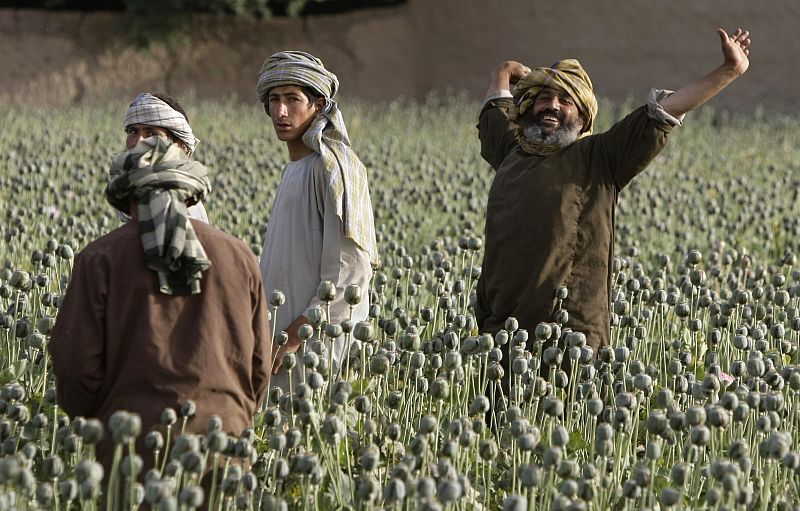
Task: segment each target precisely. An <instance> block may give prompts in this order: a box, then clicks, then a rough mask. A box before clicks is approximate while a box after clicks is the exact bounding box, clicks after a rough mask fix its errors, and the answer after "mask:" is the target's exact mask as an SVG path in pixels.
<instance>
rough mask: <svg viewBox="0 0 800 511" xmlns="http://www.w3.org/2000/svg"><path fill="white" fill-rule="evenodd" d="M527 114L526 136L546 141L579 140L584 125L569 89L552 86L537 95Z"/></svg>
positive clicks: (545, 142)
mask: <svg viewBox="0 0 800 511" xmlns="http://www.w3.org/2000/svg"><path fill="white" fill-rule="evenodd" d="M525 117H526V118H525V123H524V128H523V133H524V135H525V137H526V138H528V139H530V140H532V141H534V142H539V143H544V144H559V145H566V144H570V143H572V142H574V141H575V140H577V138H578V135H580V133H581V130H582V129H583V125H584V119H583V117H582V116H581V114H580V112H579V111H578V106H577V105H576V104H575V100H573V99H572V97H571V96H570V95H569V94H567V93H566V92H563V91H559V90H556V89H550V88H545V89H542V90H541V91H540V92H539V94H537V95H536V99H535V100H534V102H533V108H532V109H531V110H530V111H529V112H527V113H526V116H525Z"/></svg>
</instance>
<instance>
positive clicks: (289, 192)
mask: <svg viewBox="0 0 800 511" xmlns="http://www.w3.org/2000/svg"><path fill="white" fill-rule="evenodd" d="M338 88H339V80H338V79H337V78H336V75H334V74H333V73H331V72H330V71H328V70H327V69H325V66H324V65H323V64H322V61H320V60H319V59H318V58H316V57H314V56H313V55H310V54H308V53H305V52H300V51H283V52H279V53H276V54H274V55H272V56H271V57H269V58H268V59H266V61H265V62H264V65H263V66H262V68H261V71H260V72H259V76H258V83H257V86H256V89H257V93H258V99H259V101H261V102H262V103H263V104H264V108H265V110H266V112H267V115H268V116H269V118H270V120H271V121H272V125H273V127H274V129H275V134H276V135H277V137H278V139H279V140H281V141H282V142H285V143H286V147H287V150H288V153H289V160H290V161H289V163H288V165H287V166H286V167H285V168H284V171H283V176H282V178H281V182H280V184H279V185H278V190H277V193H276V197H275V202H274V204H273V207H272V212H271V213H270V216H269V226H268V227H267V232H266V236H265V240H264V250H263V253H262V255H261V274H262V278H263V281H264V289H265V290H266V292H267V293H268V295H272V294H273V292H275V291H280V292H282V294H283V297H285V303H283V304H282V305H281V306H280V307H279V309H278V310H277V311H276V313H275V314H274V315H273V318H272V321H273V325H272V327H273V330H274V331H285V332H286V333H287V334H288V342H286V343H285V344H284V345H283V346H281V347H280V348H279V349H277V346H276V352H275V365H274V369H273V374H274V375H275V376H274V378H273V382H274V383H275V384H276V385H279V386H286V385H287V383H288V374H287V371H286V370H285V369H281V366H282V362H283V355H284V354H285V353H292V352H296V351H297V350H298V349H299V348H300V346H301V341H300V338H299V336H298V329H299V328H300V327H301V326H302V325H304V324H306V323H308V322H309V321H308V318H309V317H310V316H311V315H313V314H315V313H316V311H317V310H318V309H319V307H322V309H323V310H326V311H327V313H328V314H329V317H328V318H327V319H328V321H329V322H331V323H339V322H341V321H343V320H345V319H351V320H353V321H359V320H363V319H366V317H367V312H368V307H369V303H368V299H367V298H368V294H367V286H368V284H369V280H370V278H371V275H372V267H373V266H377V264H378V253H377V245H376V241H375V226H374V221H373V216H372V203H371V201H370V196H369V188H368V186H367V170H366V168H365V167H364V165H363V164H362V163H361V161H360V160H359V159H358V157H357V156H356V154H355V153H354V152H353V150H352V149H351V148H350V139H349V138H348V135H347V129H346V128H345V125H344V120H343V118H342V114H341V112H340V111H339V108H338V105H337V104H336V101H334V99H333V97H334V96H335V95H336V92H337V90H338ZM326 281H328V282H329V283H330V284H331V285H332V286H333V287H334V288H335V298H333V300H329V299H326V297H325V296H324V295H325V294H326V293H318V292H317V291H318V288H320V285H321V284H322V283H324V282H326ZM350 285H356V286H358V287H357V288H351V292H350V293H348V295H349V296H350V299H349V303H348V300H346V299H345V289H346V288H347V287H348V286H350ZM323 287H324V286H323ZM354 291H355V292H354ZM318 295H319V296H318ZM276 296H277V295H276ZM278 301H280V300H278ZM356 302H357V303H356ZM343 353H344V339H343V337H342V336H340V337H339V338H337V339H336V340H335V341H334V342H333V353H332V354H331V355H332V356H333V362H334V364H335V365H336V366H339V365H341V363H342V358H343V356H344V355H343ZM331 369H332V370H335V368H331ZM295 371H296V373H297V378H300V377H301V376H302V375H301V374H300V372H299V371H300V369H299V368H298V369H295ZM295 381H299V380H295Z"/></svg>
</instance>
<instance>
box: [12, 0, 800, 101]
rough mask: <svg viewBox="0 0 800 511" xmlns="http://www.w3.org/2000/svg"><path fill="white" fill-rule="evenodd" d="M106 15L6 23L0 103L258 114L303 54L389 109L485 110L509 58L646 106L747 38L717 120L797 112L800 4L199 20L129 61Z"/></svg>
mask: <svg viewBox="0 0 800 511" xmlns="http://www.w3.org/2000/svg"><path fill="white" fill-rule="evenodd" d="M120 23H122V20H121V17H120V15H118V14H112V13H64V12H60V13H54V12H45V11H26V10H10V9H4V10H0V47H1V48H2V49H3V51H2V52H0V69H3V73H0V104H1V103H6V102H13V103H25V102H36V103H40V104H47V105H63V104H72V103H81V102H91V101H95V100H104V99H107V98H129V97H132V96H133V95H135V94H136V93H137V92H139V91H141V90H153V89H161V90H168V91H169V92H171V93H173V94H175V95H177V96H178V97H182V96H185V95H187V94H189V93H190V92H192V93H194V95H195V96H196V97H198V98H221V97H231V96H233V97H235V98H237V99H239V100H241V101H247V102H251V101H255V82H256V77H257V73H258V70H259V68H260V66H261V63H262V62H263V60H264V58H265V57H266V56H268V55H269V54H271V53H273V52H275V51H279V50H283V49H303V50H306V51H310V52H312V53H314V54H316V55H317V56H319V57H320V58H322V60H323V61H324V62H325V64H326V66H327V67H329V68H330V69H332V70H333V71H334V72H335V73H336V74H337V75H338V76H339V79H340V82H341V84H342V90H343V91H345V93H346V94H347V95H350V96H355V97H360V98H363V99H367V100H376V101H384V100H391V99H393V98H396V97H398V96H406V97H415V98H421V97H424V96H425V95H426V94H427V93H428V92H429V91H430V90H433V89H439V90H443V89H458V90H460V89H463V90H466V91H467V92H468V93H469V95H470V96H471V97H474V98H475V99H476V100H477V99H479V98H481V97H482V95H483V93H484V91H485V87H486V83H487V80H488V75H489V72H490V71H491V70H492V68H493V67H495V66H496V65H497V64H499V63H500V62H501V61H503V60H506V59H515V60H520V61H522V62H524V63H526V64H528V65H531V66H534V65H550V64H551V63H552V62H553V61H555V60H558V59H562V58H568V57H573V58H578V59H579V60H580V61H581V62H582V63H583V65H584V66H585V67H586V68H587V69H588V71H589V73H590V75H591V77H592V80H593V82H594V84H595V88H596V90H597V92H598V93H599V94H600V95H603V96H606V97H608V98H610V99H613V100H623V99H626V98H634V99H636V100H638V99H640V98H641V99H643V98H644V97H645V95H646V93H647V91H648V90H649V89H650V88H651V87H659V88H673V89H674V88H678V87H680V86H681V85H683V84H684V83H686V82H687V81H688V80H690V79H693V78H696V77H698V76H700V75H702V74H704V73H705V72H707V71H709V70H710V69H711V68H712V67H714V66H715V65H716V64H717V63H719V62H721V52H720V45H719V39H718V38H717V35H716V34H715V29H716V28H717V27H718V26H719V27H723V28H730V29H732V28H735V27H736V26H737V25H741V26H745V27H747V28H749V29H750V31H751V33H752V39H753V45H752V55H751V61H752V64H751V67H750V71H749V72H748V74H747V75H746V76H745V77H743V78H742V79H741V80H739V81H737V82H736V83H735V84H734V85H733V86H732V87H730V88H729V89H727V90H726V91H724V92H723V93H722V94H721V95H720V96H719V97H718V98H716V99H715V105H716V106H717V107H718V108H725V109H733V110H740V111H751V110H753V109H755V108H756V107H758V106H759V105H760V106H763V107H765V108H766V109H767V110H771V109H777V110H781V111H785V112H789V113H794V112H796V111H797V109H798V105H800V99H798V98H799V96H798V92H797V85H796V84H797V83H798V80H799V79H800V66H798V63H800V62H799V60H800V58H799V57H798V55H800V38H799V37H797V35H796V33H797V26H798V24H800V3H798V2H797V1H796V0H771V1H770V2H752V1H750V0H704V1H702V2H697V1H690V0H681V1H677V0H676V1H666V2H652V1H651V0H625V1H623V0H613V1H597V0H573V1H570V2H545V1H535V0H503V1H502V2H500V1H498V2H486V1H485V0H409V1H408V3H407V4H405V5H402V6H399V7H391V8H383V9H373V10H367V11H359V12H355V13H348V14H341V15H333V16H318V17H313V18H298V19H285V18H284V19H280V18H275V19H267V20H251V21H236V20H219V19H211V18H202V19H197V20H196V21H195V22H194V23H193V26H192V32H191V36H190V37H189V38H187V39H186V40H185V41H184V42H183V43H182V44H180V45H179V46H177V47H176V48H174V49H172V50H168V49H165V48H161V47H156V48H153V49H151V50H149V51H137V50H134V49H131V48H129V47H127V46H126V44H125V40H124V39H123V38H122V37H121V35H120Z"/></svg>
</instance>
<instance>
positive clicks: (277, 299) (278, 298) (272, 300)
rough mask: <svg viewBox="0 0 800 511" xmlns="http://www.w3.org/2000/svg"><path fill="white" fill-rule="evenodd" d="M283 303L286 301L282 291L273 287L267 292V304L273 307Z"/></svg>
mask: <svg viewBox="0 0 800 511" xmlns="http://www.w3.org/2000/svg"><path fill="white" fill-rule="evenodd" d="M284 303H286V295H284V294H283V292H282V291H279V290H278V289H275V290H273V291H272V292H271V293H270V294H269V304H270V305H272V306H273V307H280V306H281V305H283V304H284Z"/></svg>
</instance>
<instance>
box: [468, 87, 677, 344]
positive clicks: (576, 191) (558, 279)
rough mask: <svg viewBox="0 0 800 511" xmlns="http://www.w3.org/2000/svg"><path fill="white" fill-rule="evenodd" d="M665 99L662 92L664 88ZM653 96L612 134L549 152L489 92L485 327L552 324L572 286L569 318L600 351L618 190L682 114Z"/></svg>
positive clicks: (482, 285) (483, 122) (484, 141)
mask: <svg viewBox="0 0 800 511" xmlns="http://www.w3.org/2000/svg"><path fill="white" fill-rule="evenodd" d="M661 97H663V94H662V95H661ZM657 99H659V98H657V97H656V94H652V93H651V103H650V104H649V105H646V106H642V107H641V108H638V109H636V110H635V111H633V112H632V113H631V114H629V115H628V116H627V117H625V118H624V119H622V120H621V121H619V122H617V123H616V124H615V125H614V126H613V127H611V129H609V130H608V131H606V132H605V133H601V134H596V135H591V136H588V137H585V138H582V139H579V140H577V141H576V142H574V143H573V144H571V145H569V146H566V147H563V148H561V149H559V150H557V151H556V152H555V153H553V154H551V155H549V156H533V155H530V154H527V153H525V152H523V151H522V149H521V148H520V147H519V144H518V143H517V141H516V138H515V136H514V131H513V127H512V126H511V124H510V123H509V121H508V118H507V112H508V108H509V107H510V106H511V104H512V103H511V99H509V98H506V97H501V98H495V99H490V100H489V101H487V102H486V104H485V105H484V107H483V109H482V111H481V114H480V120H479V123H478V132H479V138H480V142H481V155H482V156H483V158H484V159H485V160H486V161H487V162H489V164H490V165H491V166H492V168H494V169H495V171H496V173H495V177H494V181H493V182H492V186H491V188H490V189H489V198H488V204H487V209H486V226H485V235H486V245H485V251H484V260H483V268H482V270H483V271H482V273H481V276H480V279H479V282H478V290H477V306H476V316H477V318H476V319H477V322H478V326H479V328H480V329H481V331H482V332H492V333H494V332H497V331H498V330H500V329H502V328H503V326H504V324H505V321H506V319H507V318H508V317H515V318H516V319H517V320H518V321H519V325H520V328H524V329H527V330H529V331H530V332H531V334H533V331H534V329H535V328H536V325H537V324H538V323H539V322H542V321H545V322H551V321H553V320H554V313H555V312H556V309H557V300H556V298H555V291H556V289H557V288H559V287H562V286H564V287H567V288H568V290H569V296H568V298H567V299H566V300H565V301H564V303H563V305H562V306H563V307H564V308H565V309H567V311H568V313H569V321H568V323H567V324H566V325H565V326H567V327H569V328H572V330H574V331H580V332H583V333H584V334H585V335H586V338H587V343H588V344H589V345H591V346H592V347H593V348H594V349H595V350H597V349H598V347H600V346H603V345H607V344H608V341H609V337H610V313H609V301H610V284H611V261H612V257H613V253H614V213H615V209H616V204H617V195H618V194H619V192H620V191H621V190H622V188H623V187H624V186H625V185H627V184H628V183H629V182H630V180H631V179H633V178H634V177H635V176H636V175H637V174H639V173H640V172H642V171H643V170H644V169H645V167H647V165H648V164H649V163H650V161H651V160H652V159H653V158H654V157H655V156H656V155H657V154H658V153H659V152H660V151H661V150H662V149H663V148H664V145H665V144H666V143H667V136H668V135H669V133H670V131H671V130H672V128H673V126H674V124H679V123H680V121H679V120H676V119H674V118H673V117H671V116H669V115H668V114H666V113H665V112H664V111H663V110H662V109H660V106H658V105H657V102H656V100H657Z"/></svg>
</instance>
